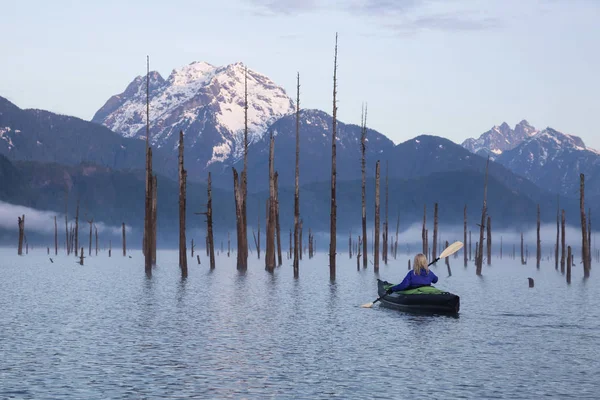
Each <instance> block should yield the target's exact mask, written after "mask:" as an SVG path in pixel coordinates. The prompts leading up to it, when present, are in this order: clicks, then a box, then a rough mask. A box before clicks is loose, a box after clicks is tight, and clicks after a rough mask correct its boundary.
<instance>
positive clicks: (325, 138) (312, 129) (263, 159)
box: [224, 110, 394, 191]
mask: <svg viewBox="0 0 600 400" xmlns="http://www.w3.org/2000/svg"><path fill="white" fill-rule="evenodd" d="M299 121H300V124H299V125H300V161H299V163H300V184H306V183H310V182H319V181H327V182H329V180H330V178H331V130H332V129H333V128H332V122H333V118H332V117H331V115H329V114H327V113H325V112H323V111H319V110H301V111H300V118H299ZM336 129H337V133H336V137H337V140H336V170H337V179H338V180H354V179H360V177H361V147H360V140H361V129H360V126H358V125H353V124H345V123H343V122H341V121H338V123H337V128H336ZM268 131H269V132H272V133H273V136H274V138H275V149H274V158H275V169H276V170H277V172H278V174H279V180H278V182H279V187H284V186H294V176H295V167H296V165H295V160H296V114H295V113H294V114H289V115H286V116H284V117H282V118H280V119H279V120H277V121H276V122H275V123H274V124H273V125H271V126H270V127H269V129H268ZM269 141H270V139H269V135H265V136H264V137H263V138H262V139H261V140H259V141H257V142H256V143H254V144H252V145H251V146H250V147H249V149H248V154H249V156H248V170H249V174H248V182H249V190H253V191H257V190H266V189H267V188H268V166H269V165H268V164H269ZM393 148H394V143H393V142H392V141H391V140H390V139H388V138H387V137H386V136H384V135H383V134H381V133H379V132H377V131H375V130H372V129H368V130H367V138H366V155H365V158H366V171H367V172H366V173H367V176H374V175H375V162H376V161H377V160H378V159H379V160H383V158H384V157H385V155H386V154H387V153H388V152H389V151H391V150H392V149H393ZM234 166H235V167H236V168H237V169H238V171H239V170H241V169H242V168H243V160H239V161H237V162H236V163H235V164H234ZM382 170H383V169H382ZM224 175H225V179H224V181H225V182H226V185H227V187H231V181H232V178H231V176H232V174H231V171H230V170H227V171H224Z"/></svg>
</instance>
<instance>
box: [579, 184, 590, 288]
mask: <svg viewBox="0 0 600 400" xmlns="http://www.w3.org/2000/svg"><path fill="white" fill-rule="evenodd" d="M579 212H580V213H581V260H582V262H583V277H584V278H589V277H590V246H589V243H588V232H587V220H586V218H585V175H584V174H579Z"/></svg>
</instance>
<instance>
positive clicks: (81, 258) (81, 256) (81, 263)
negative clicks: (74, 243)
mask: <svg viewBox="0 0 600 400" xmlns="http://www.w3.org/2000/svg"><path fill="white" fill-rule="evenodd" d="M80 254H81V255H80V256H79V265H83V259H84V257H83V247H82V248H81V253H80ZM75 255H77V251H75Z"/></svg>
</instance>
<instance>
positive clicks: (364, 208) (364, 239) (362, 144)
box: [360, 104, 367, 268]
mask: <svg viewBox="0 0 600 400" xmlns="http://www.w3.org/2000/svg"><path fill="white" fill-rule="evenodd" d="M361 117H362V118H361V119H362V123H361V134H360V149H361V174H362V246H363V254H362V256H363V268H367V197H366V196H367V194H366V164H365V153H366V150H367V105H366V104H365V107H364V113H363V115H362V116H361Z"/></svg>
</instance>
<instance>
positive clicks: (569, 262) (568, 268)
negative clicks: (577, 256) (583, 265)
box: [567, 246, 573, 283]
mask: <svg viewBox="0 0 600 400" xmlns="http://www.w3.org/2000/svg"><path fill="white" fill-rule="evenodd" d="M571 257H572V254H571V246H569V247H568V248H567V260H568V262H567V283H571V264H572V262H573V261H572V258H571Z"/></svg>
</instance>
